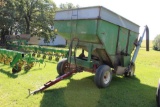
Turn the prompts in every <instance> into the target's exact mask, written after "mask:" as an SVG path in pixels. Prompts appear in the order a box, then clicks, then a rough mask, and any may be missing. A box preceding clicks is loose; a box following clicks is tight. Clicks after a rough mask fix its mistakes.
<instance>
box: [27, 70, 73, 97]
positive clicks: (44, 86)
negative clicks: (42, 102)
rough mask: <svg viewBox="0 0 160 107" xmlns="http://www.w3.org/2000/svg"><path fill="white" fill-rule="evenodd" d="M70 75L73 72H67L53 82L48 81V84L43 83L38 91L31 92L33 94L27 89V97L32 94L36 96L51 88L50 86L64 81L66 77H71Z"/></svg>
mask: <svg viewBox="0 0 160 107" xmlns="http://www.w3.org/2000/svg"><path fill="white" fill-rule="evenodd" d="M72 74H73V71H69V72H67V73H66V74H64V75H62V76H60V77H58V78H56V79H55V80H50V81H48V82H47V83H45V84H44V85H43V86H42V87H40V88H39V89H37V90H35V91H33V92H31V91H30V89H28V90H29V95H32V94H33V95H34V94H37V93H39V92H42V91H43V90H45V89H47V88H49V87H50V86H52V85H54V84H56V83H58V82H60V81H61V80H63V79H65V78H67V77H69V76H71V75H72Z"/></svg>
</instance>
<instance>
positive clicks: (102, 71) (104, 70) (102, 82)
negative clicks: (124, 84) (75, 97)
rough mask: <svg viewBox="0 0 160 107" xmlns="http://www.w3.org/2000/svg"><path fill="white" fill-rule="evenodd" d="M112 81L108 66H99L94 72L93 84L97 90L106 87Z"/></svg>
mask: <svg viewBox="0 0 160 107" xmlns="http://www.w3.org/2000/svg"><path fill="white" fill-rule="evenodd" d="M111 80H112V71H111V68H110V67H109V66H108V65H101V66H99V67H98V69H97V70H96V74H95V77H94V82H95V84H96V85H97V87H99V88H105V87H107V86H108V85H109V84H110V82H111Z"/></svg>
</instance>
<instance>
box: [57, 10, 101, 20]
mask: <svg viewBox="0 0 160 107" xmlns="http://www.w3.org/2000/svg"><path fill="white" fill-rule="evenodd" d="M99 11H100V8H99V7H88V8H79V9H72V10H65V11H58V12H56V15H55V20H74V19H97V18H98V17H99V13H100V12H99Z"/></svg>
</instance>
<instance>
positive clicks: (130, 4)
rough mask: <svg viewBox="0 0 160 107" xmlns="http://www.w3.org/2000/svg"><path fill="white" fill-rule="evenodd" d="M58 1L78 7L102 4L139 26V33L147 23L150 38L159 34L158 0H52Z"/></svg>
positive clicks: (159, 12) (159, 3)
mask: <svg viewBox="0 0 160 107" xmlns="http://www.w3.org/2000/svg"><path fill="white" fill-rule="evenodd" d="M53 1H54V2H55V3H56V5H57V6H59V5H60V3H67V2H68V3H73V4H74V5H77V4H78V5H79V6H80V7H88V6H104V7H106V8H108V9H110V10H112V11H114V12H116V13H117V14H119V15H121V16H123V17H125V18H127V19H129V20H131V21H133V22H134V23H136V24H138V25H139V26H140V32H139V33H140V35H141V34H142V32H143V29H144V26H145V25H148V27H149V30H150V39H151V40H153V39H154V38H155V36H157V35H158V34H160V0H53Z"/></svg>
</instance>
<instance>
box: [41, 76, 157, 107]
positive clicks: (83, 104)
mask: <svg viewBox="0 0 160 107" xmlns="http://www.w3.org/2000/svg"><path fill="white" fill-rule="evenodd" d="M93 78H94V77H93V76H90V77H87V78H83V79H81V80H74V79H71V80H70V82H69V83H68V84H67V86H66V87H63V88H58V89H50V90H46V91H44V96H43V98H42V100H41V107H46V106H55V107H156V101H155V92H156V87H151V86H148V85H145V84H141V83H140V80H139V79H138V78H136V77H132V78H123V77H117V76H114V77H113V79H112V82H111V84H110V86H109V87H107V88H103V89H99V88H97V87H96V85H95V84H94V82H93ZM52 87H54V86H52Z"/></svg>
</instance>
